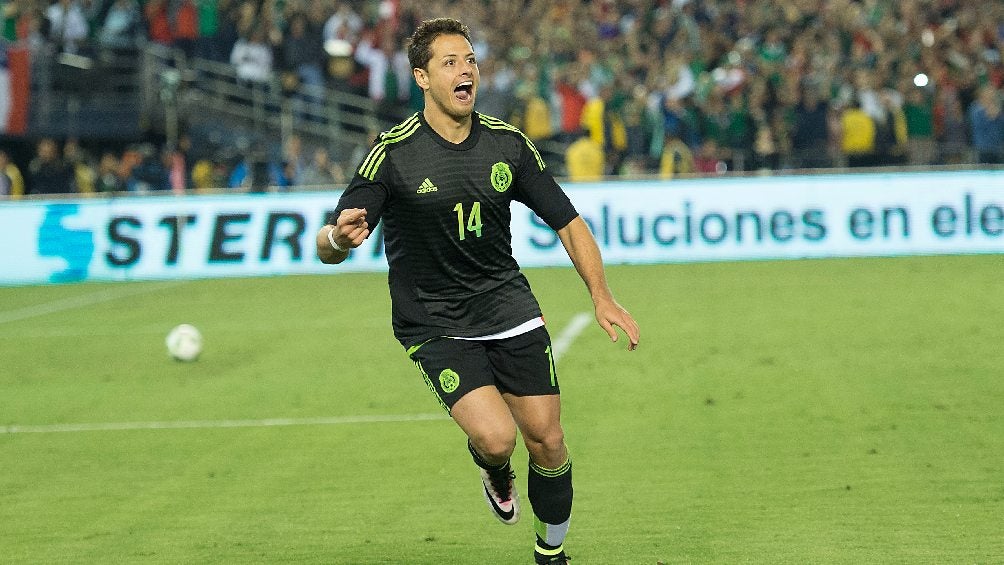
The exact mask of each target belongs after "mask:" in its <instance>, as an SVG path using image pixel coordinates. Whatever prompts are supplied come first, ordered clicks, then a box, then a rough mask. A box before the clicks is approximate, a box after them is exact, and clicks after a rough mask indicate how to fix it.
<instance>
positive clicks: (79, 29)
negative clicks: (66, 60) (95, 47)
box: [45, 0, 89, 53]
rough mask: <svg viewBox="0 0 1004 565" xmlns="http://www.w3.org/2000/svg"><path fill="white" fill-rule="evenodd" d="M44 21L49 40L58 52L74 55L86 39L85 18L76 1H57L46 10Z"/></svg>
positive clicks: (87, 30)
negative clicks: (46, 25) (46, 24)
mask: <svg viewBox="0 0 1004 565" xmlns="http://www.w3.org/2000/svg"><path fill="white" fill-rule="evenodd" d="M45 19H46V21H47V23H48V34H47V35H48V37H49V40H50V41H52V42H53V43H54V44H55V45H56V47H57V48H58V49H59V50H60V51H63V52H66V53H76V52H77V51H78V50H79V49H80V45H81V44H82V43H83V42H84V40H86V39H87V34H88V33H89V27H88V24H87V17H86V16H85V15H84V10H83V9H82V8H81V7H80V3H79V2H78V1H77V0H57V1H56V2H55V3H53V4H51V5H50V6H49V7H48V8H46V10H45Z"/></svg>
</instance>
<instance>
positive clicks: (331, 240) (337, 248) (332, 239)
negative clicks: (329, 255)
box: [328, 229, 348, 253]
mask: <svg viewBox="0 0 1004 565" xmlns="http://www.w3.org/2000/svg"><path fill="white" fill-rule="evenodd" d="M334 231H335V230H334V229H330V230H328V243H330V244H331V247H333V248H334V250H335V251H341V252H342V253H344V252H346V251H348V249H345V248H344V247H342V246H341V245H338V244H337V243H335V236H333V235H331V234H332V233H334Z"/></svg>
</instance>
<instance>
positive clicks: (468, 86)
mask: <svg viewBox="0 0 1004 565" xmlns="http://www.w3.org/2000/svg"><path fill="white" fill-rule="evenodd" d="M453 95H454V96H456V97H457V100H459V101H461V102H464V103H467V102H470V101H471V100H472V99H473V98H474V81H470V80H469V81H466V82H462V83H460V84H458V85H457V87H456V88H454V89H453Z"/></svg>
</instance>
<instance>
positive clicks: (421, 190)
mask: <svg viewBox="0 0 1004 565" xmlns="http://www.w3.org/2000/svg"><path fill="white" fill-rule="evenodd" d="M437 190H439V189H438V188H436V185H434V184H432V181H431V180H429V179H428V178H426V179H425V180H424V181H422V184H421V185H420V186H419V187H418V190H416V191H415V192H417V193H418V194H425V193H426V192H436V191H437Z"/></svg>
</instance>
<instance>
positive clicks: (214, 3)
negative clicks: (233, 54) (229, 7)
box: [195, 0, 226, 61]
mask: <svg viewBox="0 0 1004 565" xmlns="http://www.w3.org/2000/svg"><path fill="white" fill-rule="evenodd" d="M195 5H196V8H197V10H198V22H199V33H198V37H196V39H195V56H196V57H201V58H203V59H209V60H210V61H225V60H226V52H225V51H224V49H223V47H222V46H221V45H220V37H219V34H220V5H219V1H218V0H196V3H195Z"/></svg>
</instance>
